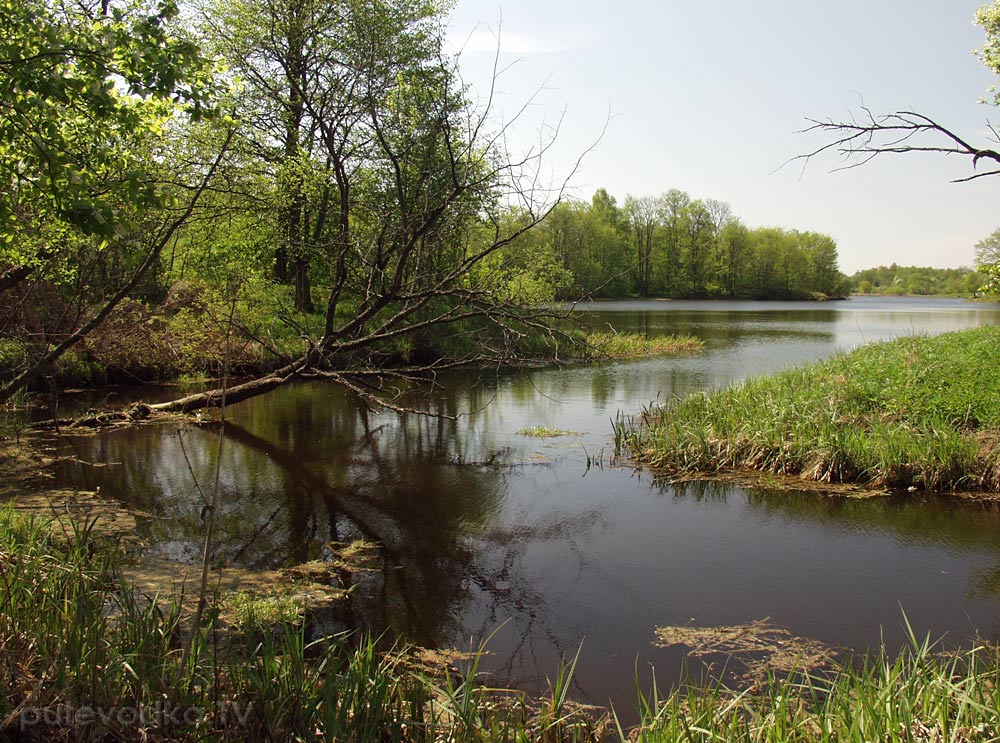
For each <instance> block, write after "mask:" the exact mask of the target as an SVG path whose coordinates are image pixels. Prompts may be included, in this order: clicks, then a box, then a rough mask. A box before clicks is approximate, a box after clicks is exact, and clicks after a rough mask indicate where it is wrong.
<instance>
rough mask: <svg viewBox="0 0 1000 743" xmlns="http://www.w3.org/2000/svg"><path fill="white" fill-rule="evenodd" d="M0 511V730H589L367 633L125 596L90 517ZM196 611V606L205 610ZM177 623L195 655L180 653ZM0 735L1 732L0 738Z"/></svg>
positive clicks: (236, 735)
mask: <svg viewBox="0 0 1000 743" xmlns="http://www.w3.org/2000/svg"><path fill="white" fill-rule="evenodd" d="M53 523H54V522H47V521H43V520H39V519H33V518H27V517H24V516H22V515H19V514H16V513H15V512H13V511H12V510H11V509H4V510H0V585H2V595H0V740H4V739H6V737H15V738H16V737H17V736H18V735H20V734H24V735H28V736H38V737H40V738H41V739H67V740H78V741H91V740H94V741H96V740H102V741H103V740H172V741H175V740H181V741H195V740H197V741H202V740H217V741H229V740H232V741H246V740H273V741H286V740H287V741H321V740H327V741H357V742H358V743H363V742H366V741H373V742H374V741H377V742H378V743H384V742H386V741H400V742H404V741H455V742H458V741H494V740H497V741H499V740H549V741H573V740H596V738H597V735H596V733H595V730H596V727H595V720H594V716H593V715H590V714H583V713H577V712H576V711H574V709H575V708H572V707H571V705H570V704H569V701H568V699H567V694H566V689H567V688H568V685H569V679H570V676H571V672H572V668H571V667H568V669H566V670H563V671H562V672H561V673H560V675H559V676H558V677H557V679H558V680H557V682H556V683H555V685H554V688H553V692H552V694H551V695H550V697H549V698H546V699H542V700H531V699H529V698H528V697H527V696H526V695H523V694H519V693H517V692H512V691H508V690H502V689H492V688H490V687H488V686H485V685H483V684H482V682H481V680H480V678H479V676H478V657H477V658H476V659H475V662H474V663H473V664H472V665H471V666H470V667H469V668H467V669H466V670H465V671H464V673H463V674H462V675H460V676H452V675H449V674H441V675H440V676H433V677H432V676H428V675H427V674H426V673H424V672H422V671H419V670H417V669H416V666H415V665H413V664H411V663H410V662H409V655H408V653H407V651H406V649H405V648H401V647H388V648H387V647H384V643H381V642H379V641H378V640H377V639H376V638H371V637H363V636H354V635H337V636H332V637H322V638H319V639H317V640H314V641H309V640H308V639H307V634H306V629H305V626H304V623H303V622H301V621H293V622H286V623H280V624H276V625H273V626H271V627H267V628H264V627H259V626H257V627H254V628H252V629H253V630H254V631H251V632H249V633H246V634H238V635H235V636H226V635H220V634H218V633H216V632H215V630H214V629H213V628H214V627H215V626H216V623H214V622H212V621H211V619H212V618H211V617H206V621H205V622H204V626H197V625H194V624H192V623H191V622H189V621H185V620H184V618H183V617H182V613H181V610H180V603H179V602H178V601H170V600H167V599H165V598H163V597H161V598H160V599H158V600H157V599H152V598H149V597H143V596H140V595H139V594H138V593H137V592H136V591H135V590H134V589H133V587H131V586H128V585H125V584H123V583H122V581H121V580H120V578H119V577H118V572H117V564H118V562H119V559H120V556H119V555H118V553H117V552H116V551H115V550H114V549H112V548H109V546H108V545H103V544H100V543H99V541H98V540H97V538H96V536H95V532H94V530H93V524H92V523H88V524H84V525H82V526H80V527H78V528H75V529H71V530H70V531H67V532H53V530H52V527H53ZM209 613H211V612H209ZM187 633H191V634H193V640H192V642H193V645H194V648H195V652H191V653H189V654H185V653H184V652H183V649H182V648H183V645H184V637H185V635H186V634H187ZM5 736H6V737H5Z"/></svg>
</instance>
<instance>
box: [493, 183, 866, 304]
mask: <svg viewBox="0 0 1000 743" xmlns="http://www.w3.org/2000/svg"><path fill="white" fill-rule="evenodd" d="M505 255H512V256H517V255H523V256H531V262H530V263H526V264H525V269H527V270H530V271H535V272H537V273H538V274H540V275H541V276H543V277H544V276H546V275H547V272H548V273H551V269H546V268H544V267H546V266H549V265H551V262H552V261H553V260H554V261H555V262H556V263H557V264H558V265H559V266H560V267H561V268H562V270H563V271H564V273H565V276H566V278H565V279H562V280H557V281H552V280H549V281H548V282H547V283H546V285H547V286H551V287H552V288H553V289H554V290H555V295H556V296H557V297H558V298H561V299H578V298H580V297H598V298H621V297H625V296H629V295H632V296H635V295H638V296H641V297H644V296H656V297H699V298H706V297H739V298H754V299H800V298H807V299H811V298H813V297H814V296H817V295H822V296H826V297H838V296H843V294H844V293H845V292H846V290H847V286H846V283H845V281H844V278H843V276H842V275H841V273H840V271H839V268H838V265H837V246H836V243H835V242H834V241H833V239H832V238H830V237H829V236H827V235H821V234H818V233H813V232H798V231H795V230H783V229H779V228H758V229H752V230H751V229H748V228H747V227H745V226H744V225H743V224H742V223H740V222H739V220H738V219H736V218H735V217H734V216H733V215H732V213H731V211H730V209H729V207H728V205H726V204H723V203H721V202H717V201H713V200H711V199H708V200H705V201H701V200H692V199H691V198H690V197H689V196H688V195H687V194H686V193H684V192H683V191H679V190H677V189H673V190H671V191H668V192H666V193H664V194H663V195H662V196H659V197H655V198H654V197H641V198H637V197H634V196H628V197H627V198H626V199H625V206H624V207H622V208H620V207H618V205H617V203H616V202H615V200H614V198H613V197H611V196H610V195H609V194H608V193H607V192H606V191H605V190H604V189H598V190H597V192H596V193H595V194H594V197H593V199H592V201H591V203H589V204H588V203H585V202H566V203H563V204H560V205H559V206H558V207H557V208H556V209H554V210H553V212H552V214H550V215H549V217H548V218H547V219H546V221H545V222H544V223H543V224H542V225H540V226H539V228H538V229H535V230H532V231H531V233H529V234H527V235H525V236H524V237H523V238H520V239H519V240H518V241H517V242H516V243H515V244H514V245H513V246H512V247H511V248H510V249H508V250H506V251H505ZM522 260H523V259H522ZM536 260H537V261H538V263H535V261H536Z"/></svg>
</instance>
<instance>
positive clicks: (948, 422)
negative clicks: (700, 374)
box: [615, 327, 1000, 491]
mask: <svg viewBox="0 0 1000 743" xmlns="http://www.w3.org/2000/svg"><path fill="white" fill-rule="evenodd" d="M998 358H1000V328H995V327H986V328H977V329H974V330H968V331H963V332H960V333H950V334H946V335H941V336H937V337H933V338H928V337H914V338H903V339H899V340H896V341H892V342H888V343H880V344H874V345H871V346H867V347H864V348H861V349H858V350H856V351H854V352H851V353H848V354H843V355H840V356H837V357H835V358H833V359H830V360H828V361H824V362H818V363H813V364H808V365H805V366H802V367H799V368H796V369H792V370H789V371H786V372H784V373H781V374H776V375H773V376H769V377H760V378H754V379H750V380H748V381H746V382H744V383H743V384H740V385H737V386H735V387H732V388H729V389H725V390H720V391H716V392H712V393H704V394H696V395H692V396H689V397H687V398H683V399H680V400H676V401H673V402H672V403H669V404H668V405H666V406H663V407H660V408H655V409H652V410H649V411H646V412H645V413H644V414H643V415H641V416H638V417H637V418H634V419H631V420H628V421H625V420H618V421H616V424H615V436H616V441H617V442H618V444H619V446H620V447H621V448H623V449H628V450H629V451H631V452H632V453H633V454H634V455H635V456H636V457H637V458H638V459H639V460H641V461H643V462H646V463H648V464H650V465H652V466H654V467H657V468H661V469H663V470H665V471H667V472H674V473H678V472H695V471H714V470H718V469H720V468H730V467H750V468H754V469H758V470H764V471H769V472H773V473H778V474H790V475H798V476H801V477H803V478H806V479H810V480H820V481H828V482H860V483H863V484H867V485H871V486H874V487H884V488H918V489H927V490H986V491H996V490H1000V457H998V456H997V455H998V451H1000V448H998V444H1000V364H997V363H996V361H997V359H998Z"/></svg>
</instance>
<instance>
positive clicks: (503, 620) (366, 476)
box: [57, 300, 1000, 706]
mask: <svg viewBox="0 0 1000 743" xmlns="http://www.w3.org/2000/svg"><path fill="white" fill-rule="evenodd" d="M591 309H592V312H591V314H590V319H591V321H592V322H593V324H595V325H604V324H607V323H610V324H611V325H613V326H614V327H616V328H618V329H620V330H642V331H643V332H647V333H649V334H650V335H657V334H661V333H674V332H689V333H692V334H694V335H698V336H699V337H702V338H703V339H705V340H706V343H707V347H706V350H705V352H704V353H703V354H699V355H697V356H692V357H684V358H674V359H671V358H661V359H650V360H644V361H636V362H630V363H619V364H605V365H598V366H577V367H569V368H562V369H534V370H526V371H522V372H481V373H475V374H462V373H460V374H454V375H452V376H450V377H448V378H445V379H443V380H442V386H441V387H437V388H434V389H431V390H416V389H415V390H411V391H410V392H409V397H408V398H407V399H406V400H405V402H406V403H407V404H409V405H411V406H413V407H420V408H424V409H427V410H429V411H432V412H434V413H437V414H439V415H438V416H437V417H434V416H420V415H406V416H396V415H394V414H393V415H390V414H386V413H378V412H376V411H372V410H370V409H368V408H367V407H365V406H364V405H363V404H361V403H359V402H358V401H357V400H356V399H355V398H353V397H352V396H351V395H350V394H348V393H346V392H345V391H343V390H342V389H340V388H336V387H332V386H326V385H319V384H314V385H297V386H290V387H286V388H283V389H279V390H276V391H275V392H273V393H271V394H269V395H267V396H265V397H261V398H257V399H254V400H250V401H247V402H244V403H241V404H239V405H237V406H235V407H234V408H233V409H232V410H231V413H230V417H231V419H230V421H229V422H228V423H227V425H226V427H225V443H224V447H223V450H222V462H221V464H222V469H221V472H222V491H221V492H222V506H221V508H220V511H219V513H218V516H217V518H218V520H219V524H220V529H219V546H218V552H217V555H218V559H219V560H221V561H224V562H226V563H228V564H234V565H241V566H246V567H270V566H277V565H283V564H287V563H289V562H301V561H306V560H310V559H315V558H323V557H327V556H328V550H329V546H328V545H329V544H330V543H331V542H349V541H351V540H353V539H356V538H364V539H366V540H369V541H371V542H374V543H377V544H378V545H379V549H378V555H377V560H376V561H375V563H374V564H373V567H372V570H371V571H370V572H368V573H364V574H360V575H348V574H346V573H345V574H343V575H341V576H340V580H341V581H342V582H344V583H345V584H351V585H353V591H352V592H351V599H350V602H349V604H348V606H347V607H346V609H345V614H344V616H342V617H340V618H339V619H338V621H341V622H343V623H344V624H345V625H347V626H353V625H355V624H365V625H367V626H372V627H374V628H376V629H381V628H390V629H392V630H394V631H396V632H398V633H400V634H403V635H405V636H406V637H409V638H411V639H413V640H416V641H418V642H421V643H424V644H427V645H432V646H435V645H458V646H465V647H467V646H468V645H469V642H470V640H471V641H472V642H474V643H475V642H478V640H479V639H481V638H483V637H485V636H487V635H489V634H490V633H492V632H493V631H494V630H496V629H497V627H502V628H501V629H500V630H499V631H498V632H497V633H496V635H495V637H494V639H493V640H492V642H491V646H490V647H491V650H492V651H493V655H491V656H490V657H489V658H488V659H487V660H486V667H487V668H488V669H489V670H491V671H492V672H493V673H495V674H496V675H497V681H498V682H500V683H506V682H508V681H511V680H513V681H516V682H518V683H520V684H522V685H524V686H528V687H531V686H533V685H534V686H543V685H544V678H545V677H546V676H551V674H552V673H553V671H554V669H555V668H556V664H557V663H558V662H559V660H560V657H570V656H572V655H573V654H574V653H575V652H576V649H577V647H578V646H579V645H580V644H581V643H583V645H584V652H583V654H582V655H581V660H580V665H579V666H578V673H577V677H576V681H577V684H578V687H577V693H578V694H580V695H582V696H584V697H585V698H586V699H589V700H590V701H594V702H599V703H604V702H606V701H607V700H608V699H609V698H611V699H614V700H616V701H618V702H619V703H620V704H622V705H625V706H627V699H628V698H629V690H630V689H632V688H634V674H635V672H636V668H637V666H638V667H639V668H643V667H645V664H656V666H657V668H658V669H659V671H660V674H661V677H663V678H665V679H667V680H670V679H673V678H675V677H676V674H677V672H678V668H679V664H680V663H681V661H682V656H681V654H680V651H679V650H677V649H670V650H664V649H658V648H653V647H652V646H651V642H652V639H653V630H654V628H655V627H656V626H657V625H665V624H679V625H682V624H688V623H697V624H701V625H716V624H742V623H746V622H748V621H753V620H755V619H760V618H762V617H771V619H772V621H773V622H774V623H775V624H778V625H781V626H785V627H788V628H789V629H791V630H792V631H793V632H795V633H799V634H803V635H808V636H811V637H815V638H818V639H820V640H824V641H828V642H831V643H836V644H842V645H847V646H851V647H864V646H866V645H870V644H874V643H877V642H878V641H879V640H880V639H881V638H885V639H886V640H887V641H888V642H889V643H890V644H893V643H895V644H899V643H901V642H903V639H904V636H903V631H902V628H901V624H902V622H901V614H900V608H901V607H902V608H904V609H905V610H906V612H907V617H908V618H909V619H910V621H911V623H912V624H913V626H914V627H915V628H917V630H918V631H919V632H923V631H930V632H932V633H933V634H935V635H938V634H941V633H945V632H947V633H949V635H950V636H951V637H952V638H954V639H956V640H961V639H964V638H969V637H971V636H972V635H973V634H974V633H975V632H976V630H979V631H981V632H983V633H985V634H986V635H987V636H990V637H994V638H1000V626H998V617H1000V611H998V610H1000V578H998V576H1000V510H998V508H997V507H996V506H994V505H990V504H970V503H956V502H954V501H951V500H947V499H940V498H933V497H919V498H917V497H904V498H885V499H877V500H865V501H858V500H848V499H842V498H831V497H827V496H821V495H816V494H812V493H793V494H789V493H776V492H771V491H767V490H746V489H744V488H737V487H729V486H724V485H719V484H717V483H705V482H701V483H688V484H685V485H669V486H665V485H663V484H660V483H657V482H656V481H655V480H654V478H653V477H651V476H650V475H649V474H648V473H643V472H637V471H634V470H632V469H631V468H628V467H625V468H612V467H608V466H605V467H604V468H603V469H602V468H595V467H591V468H590V469H589V470H588V468H587V460H588V458H590V459H591V460H593V459H595V458H596V459H598V460H600V461H603V462H604V463H605V465H607V456H606V455H607V453H609V452H610V450H611V446H612V444H611V442H610V425H609V418H610V417H612V416H614V415H615V414H616V413H617V412H618V411H619V410H624V411H634V410H636V409H638V408H639V407H640V406H641V405H643V404H645V403H647V402H648V401H650V400H652V399H655V398H657V397H660V398H665V397H669V396H672V395H675V394H683V393H686V392H689V391H691V390H698V389H706V388H710V387H714V386H719V385H723V384H728V383H730V382H732V381H733V380H737V379H740V378H743V377H745V376H747V375H749V374H758V373H765V372H769V371H773V370H776V369H780V368H782V367H784V366H787V365H789V364H794V363H798V362H800V361H804V360H808V359H812V358H817V357H819V356H823V355H828V354H830V353H833V352H834V351H836V350H838V349H843V348H849V347H851V346H853V345H857V344H859V343H861V342H864V341H870V340H877V339H880V338H888V337H893V336H896V335H902V334H905V333H909V332H912V331H917V332H927V333H934V332H941V331H944V330H952V329H956V328H959V327H966V326H971V325H978V324H983V323H987V322H990V323H995V322H998V321H1000V311H998V309H997V308H996V307H991V306H978V305H971V304H969V303H960V302H959V303H956V302H948V301H944V302H942V301H930V302H912V301H910V302H907V301H903V302H901V303H897V304H889V303H887V302H886V301H884V300H871V301H860V302H857V301H854V300H852V301H851V302H847V303H831V304H829V305H823V306H822V307H819V308H818V307H817V306H816V305H798V304H794V303H783V304H776V305H762V304H759V303H748V304H736V303H699V304H696V305H695V304H691V303H679V302H658V303H653V302H644V303H638V302H626V303H621V304H615V305H608V304H601V305H600V306H599V307H596V308H591ZM454 416H459V417H457V418H455V417H454ZM535 425H545V426H551V427H556V428H560V429H566V430H569V431H573V432H576V433H575V434H574V435H572V436H566V437H560V438H558V439H551V440H546V441H538V440H534V439H529V438H527V437H525V436H522V435H519V434H518V433H517V431H518V430H519V429H521V428H523V427H526V426H535ZM217 433H218V428H217V426H216V425H214V424H209V425H203V426H193V425H184V426H177V425H173V426H161V427H146V428H140V429H136V430H128V431H118V432H111V433H108V434H105V435H102V436H98V437H87V438H70V439H65V440H64V442H63V446H64V453H67V454H69V453H71V454H72V455H73V456H74V457H75V458H76V459H77V460H79V461H77V462H75V463H74V462H71V461H68V462H65V463H63V464H62V465H60V468H59V472H58V473H57V474H58V477H59V480H60V481H61V482H62V483H64V484H75V485H77V486H80V487H88V488H94V487H96V486H98V485H100V487H101V490H102V492H103V493H106V494H109V495H110V496H111V497H114V498H118V499H120V500H122V501H123V502H125V503H128V504H130V505H132V506H134V507H136V508H137V509H139V510H140V511H142V512H143V513H145V514H147V517H146V518H144V519H143V520H142V529H143V530H144V531H143V536H144V537H145V538H146V539H147V540H148V541H149V542H150V544H151V545H153V547H152V548H153V549H154V550H156V551H158V552H159V553H160V554H162V555H164V556H167V557H170V558H172V559H177V560H182V561H192V560H194V559H196V557H197V554H198V550H199V545H200V537H199V534H200V530H201V522H200V511H201V506H202V504H203V502H204V500H205V496H204V494H203V493H202V492H201V490H207V487H208V485H209V483H211V481H212V477H213V475H214V471H215V466H216V451H217V450H216V441H217ZM602 450H603V452H604V454H605V456H604V457H601V452H602ZM80 462H89V463H110V466H106V467H94V466H90V465H87V464H81V463H80Z"/></svg>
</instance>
